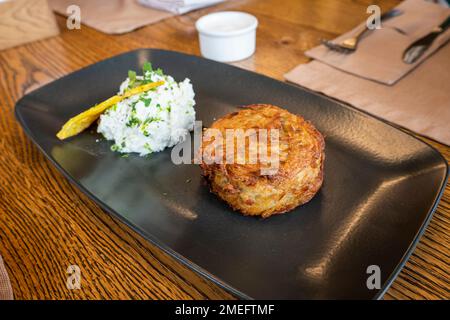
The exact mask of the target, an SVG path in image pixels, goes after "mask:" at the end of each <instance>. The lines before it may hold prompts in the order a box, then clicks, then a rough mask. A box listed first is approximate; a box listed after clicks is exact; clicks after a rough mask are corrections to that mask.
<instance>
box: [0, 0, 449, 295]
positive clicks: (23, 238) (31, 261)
mask: <svg viewBox="0 0 450 320" xmlns="http://www.w3.org/2000/svg"><path fill="white" fill-rule="evenodd" d="M372 3H376V4H379V5H380V6H381V7H382V9H389V8H391V7H393V6H395V5H396V4H397V3H398V1H395V0H385V1H371V0H335V1H332V0H327V1H316V0H284V1H280V0H247V1H244V0H242V1H239V0H237V1H232V2H229V3H224V4H221V5H219V6H216V7H213V8H208V9H204V10H200V11H196V12H193V13H190V14H187V15H184V16H179V17H173V18H170V19H167V20H164V21H162V22H160V23H157V24H154V25H151V26H148V27H145V28H142V29H139V30H137V31H135V32H132V33H129V34H126V35H121V36H109V35H105V34H101V33H99V32H97V31H94V30H93V29H90V28H88V27H85V26H82V29H81V30H71V31H69V30H67V29H65V20H64V19H63V18H62V17H59V18H58V24H59V26H60V29H61V31H62V32H61V34H60V35H59V36H57V37H54V38H50V39H47V40H43V41H39V42H33V43H30V44H27V45H24V46H20V47H16V48H13V49H8V50H5V51H1V52H0V107H1V114H0V129H1V134H0V183H1V188H0V243H1V245H0V254H1V255H2V256H3V258H4V261H5V263H6V267H7V270H8V272H9V275H10V278H11V282H12V287H13V290H14V293H15V297H16V299H81V298H83V299H86V298H89V299H102V298H107V299H130V298H133V299H205V298H209V299H218V298H225V299H229V298H233V297H232V296H231V295H229V294H228V293H226V292H224V291H223V290H222V289H220V288H218V287H217V286H215V285H214V284H212V283H211V282H210V281H207V280H204V279H203V278H201V277H200V276H198V275H197V274H195V273H194V272H192V271H190V270H188V269H186V268H185V267H184V266H182V265H181V264H180V263H178V262H176V261H174V259H172V258H171V257H168V256H167V255H165V254H164V253H162V252H161V251H160V250H159V249H157V248H156V247H154V246H153V245H150V244H149V243H147V242H146V241H145V240H144V239H143V238H142V237H140V236H139V235H137V234H136V233H134V232H133V231H131V230H130V229H129V228H128V227H126V226H125V225H124V224H122V223H121V222H119V221H118V220H117V219H115V218H112V217H110V216H109V215H108V214H106V213H105V212H104V211H102V210H101V209H100V208H99V207H98V206H97V205H96V204H95V203H94V202H93V201H91V200H89V199H88V198H87V197H86V196H84V195H83V194H82V193H81V192H80V191H78V190H77V189H76V188H75V187H73V186H72V185H71V184H70V183H69V182H68V181H67V180H66V179H64V178H63V176H62V175H61V174H60V173H59V172H57V170H56V169H55V168H53V166H52V165H51V164H50V163H49V162H48V161H47V160H46V159H44V156H43V155H42V154H41V153H40V152H39V151H38V149H37V148H36V147H35V146H34V145H33V144H32V142H31V141H30V140H29V139H27V137H26V136H25V134H24V132H23V131H22V129H21V128H20V127H19V125H18V123H17V122H16V120H15V118H14V114H13V108H14V104H15V102H16V101H17V100H18V99H19V98H20V97H22V96H23V95H24V94H25V93H26V92H28V91H30V90H33V89H35V88H37V87H39V86H41V85H43V84H45V83H47V82H49V81H52V80H55V79H57V78H59V77H61V76H63V75H65V74H67V73H69V72H72V71H74V70H77V69H80V68H81V67H84V66H87V65H89V64H92V63H95V62H97V61H100V60H103V59H105V58H108V57H112V56H114V55H117V54H119V53H123V52H126V51H129V50H133V49H136V48H142V47H151V48H163V49H171V50H178V51H181V52H186V53H191V54H199V48H198V40H197V34H196V32H195V29H194V22H195V20H196V19H197V18H198V17H200V16H201V15H203V14H205V13H207V12H211V11H217V10H224V9H233V10H243V11H248V12H251V13H252V14H254V15H256V16H257V18H258V19H259V21H260V27H259V29H258V35H257V52H256V54H255V55H254V56H253V57H251V58H249V59H247V60H245V61H242V62H239V63H236V65H238V66H240V67H242V68H245V69H249V70H254V71H256V72H259V73H262V74H265V75H268V76H270V77H274V78H277V79H282V75H283V74H284V73H285V72H287V71H288V70H290V69H291V68H293V67H295V66H296V65H297V64H299V63H304V62H307V58H306V57H305V56H304V55H303V52H304V51H305V50H307V49H309V48H311V47H313V46H315V45H317V44H318V43H319V41H320V39H321V38H332V37H335V36H337V35H338V34H340V33H342V32H345V31H347V30H349V29H351V28H352V27H354V26H355V25H357V24H358V23H359V22H360V21H361V20H363V19H365V17H366V8H367V6H368V5H369V4H372ZM423 140H425V141H427V142H428V143H430V144H432V145H433V146H435V147H436V148H437V149H438V150H439V151H440V152H442V154H444V156H445V157H446V159H447V161H448V160H449V159H450V148H449V147H446V146H443V145H441V144H439V143H436V142H433V141H430V140H428V139H425V138H423ZM449 245H450V188H449V186H447V188H446V190H445V194H444V196H443V197H442V200H441V202H440V204H439V206H438V208H437V210H436V213H435V214H434V217H433V219H432V221H431V223H430V224H429V226H428V228H427V230H426V232H425V234H424V236H423V237H422V239H421V241H420V243H419V244H418V246H417V248H416V249H415V251H414V254H413V255H412V257H411V258H410V259H409V261H408V263H407V264H406V266H405V267H404V268H403V270H402V271H401V273H400V275H399V276H398V277H397V279H396V280H395V282H394V284H393V285H392V287H391V288H390V289H389V291H388V292H387V294H386V295H385V297H384V298H386V299H442V298H447V299H448V298H450V292H449V288H450V276H449V270H450V248H449V247H450V246H449ZM70 264H77V265H78V266H80V268H81V272H82V282H81V289H80V290H68V289H67V288H66V279H67V274H66V269H67V267H68V266H69V265H70Z"/></svg>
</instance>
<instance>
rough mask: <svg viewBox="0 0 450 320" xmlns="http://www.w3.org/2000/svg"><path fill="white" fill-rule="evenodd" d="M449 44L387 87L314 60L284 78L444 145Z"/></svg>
mask: <svg viewBox="0 0 450 320" xmlns="http://www.w3.org/2000/svg"><path fill="white" fill-rule="evenodd" d="M449 57H450V43H449V44H447V45H445V46H444V47H442V48H441V49H440V50H438V51H437V52H435V53H434V54H433V55H432V56H431V57H429V58H428V59H427V60H425V61H424V62H423V63H422V64H421V65H420V66H419V67H417V68H416V69H414V70H413V71H411V73H409V74H408V75H407V76H406V77H404V78H402V79H401V80H400V81H398V82H397V83H396V84H395V85H393V86H387V85H384V84H380V83H377V82H374V81H371V80H367V79H364V78H360V77H357V76H354V75H352V74H349V73H346V72H344V71H341V70H339V69H336V68H333V67H331V66H329V65H327V64H324V63H322V62H319V61H312V62H310V63H308V64H303V65H299V66H297V67H296V68H295V69H293V70H292V71H290V72H288V73H287V74H285V78H286V79H287V80H288V81H290V82H293V83H296V84H299V85H301V86H304V87H306V88H309V89H311V90H314V91H317V92H321V93H323V94H325V95H327V96H330V97H333V98H336V99H338V100H341V101H344V102H347V103H349V104H351V105H353V106H355V107H356V108H359V109H361V110H364V111H367V112H369V113H371V114H373V115H375V116H378V117H380V118H383V119H386V120H388V121H390V122H392V123H395V124H398V125H400V126H402V127H404V128H407V129H409V130H411V131H414V132H417V133H419V134H421V135H424V136H426V137H429V138H432V139H434V140H436V141H439V142H441V143H444V144H446V145H450V72H449V70H450V59H449Z"/></svg>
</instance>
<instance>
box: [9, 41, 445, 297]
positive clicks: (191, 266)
mask: <svg viewBox="0 0 450 320" xmlns="http://www.w3.org/2000/svg"><path fill="white" fill-rule="evenodd" d="M140 51H145V52H148V51H153V52H161V53H170V54H174V53H175V54H180V55H184V56H188V57H193V58H196V59H203V60H207V61H210V62H213V63H218V64H223V65H226V66H227V67H231V68H234V69H237V70H239V71H240V72H248V73H252V74H255V75H257V76H259V77H263V78H266V79H270V80H271V81H275V82H278V83H279V84H281V85H285V86H286V85H287V86H289V87H292V88H295V89H296V90H303V91H306V92H308V93H310V94H313V95H315V96H318V97H320V98H325V99H326V100H328V101H330V102H333V103H337V104H338V105H339V106H340V107H343V108H345V109H349V110H351V111H352V112H357V113H359V114H361V115H362V116H364V117H368V118H373V119H374V120H376V121H379V122H382V123H383V124H385V125H387V126H389V127H392V128H393V129H394V130H396V131H399V132H400V133H401V134H405V135H407V136H409V137H411V138H413V139H415V140H416V141H418V142H419V143H421V144H423V145H425V146H426V147H428V148H430V149H431V150H432V151H433V152H434V153H435V154H436V155H437V156H438V157H439V158H440V160H441V161H442V162H443V163H444V165H445V175H444V177H443V179H442V181H441V185H440V187H439V191H438V194H437V195H436V197H435V200H434V202H433V205H432V206H431V208H430V210H429V211H428V212H427V214H426V217H425V219H424V220H423V222H422V225H421V226H420V228H419V229H418V230H417V232H416V235H415V236H414V238H413V239H412V240H411V243H410V245H409V246H408V248H407V249H406V251H405V252H404V255H403V256H402V258H401V259H400V260H399V262H398V264H397V265H396V266H395V267H394V269H393V271H392V272H391V274H390V275H389V276H388V277H387V278H386V280H385V281H384V283H383V284H382V286H381V288H380V289H378V290H377V292H376V293H375V294H374V295H373V297H372V300H380V299H382V298H383V296H384V294H385V293H386V292H387V290H388V289H389V288H390V287H391V285H392V283H393V282H394V280H395V279H396V278H397V276H398V274H399V273H400V271H401V270H402V269H403V267H404V266H405V264H406V262H407V261H408V260H409V258H410V257H411V255H412V254H413V252H414V250H415V248H416V247H417V244H418V243H419V241H420V239H421V237H422V235H423V234H424V233H425V231H426V229H427V227H428V225H429V223H430V221H431V219H432V218H433V216H434V213H435V211H436V208H437V206H438V205H439V202H440V200H441V198H442V195H443V194H444V192H445V187H446V184H447V182H448V179H449V164H448V162H447V160H446V159H445V157H444V156H443V155H442V154H441V153H440V152H439V150H437V149H436V148H435V147H434V146H432V145H430V144H429V143H428V142H426V141H423V140H421V139H419V138H418V137H416V136H415V135H413V133H412V132H410V131H405V130H403V128H402V127H401V126H399V125H396V124H395V123H392V122H390V121H387V120H385V119H382V118H380V117H378V116H375V115H372V114H370V113H368V112H367V111H364V110H360V109H358V108H356V107H354V106H352V105H350V104H348V103H346V102H344V101H340V100H338V99H334V98H332V97H330V96H327V95H325V94H323V93H321V92H315V91H313V90H310V89H308V88H306V87H303V86H300V85H297V84H293V83H291V82H289V81H281V80H278V79H275V78H271V77H269V76H266V75H264V74H261V73H258V72H255V71H251V70H247V69H243V68H239V67H237V66H234V65H231V64H227V63H221V62H217V61H214V60H210V59H207V58H204V57H200V56H197V55H193V54H189V53H184V52H179V51H174V50H166V49H158V48H137V49H133V50H130V51H126V52H122V53H119V54H117V55H114V56H111V57H108V58H106V59H102V60H99V61H97V62H94V63H91V64H89V65H87V66H84V67H82V68H80V69H77V70H74V71H72V72H70V73H68V74H66V75H63V76H61V77H59V78H56V79H53V80H52V81H50V82H49V83H46V84H44V85H43V86H41V87H38V88H36V89H34V90H32V91H30V92H27V93H25V94H24V95H23V96H22V97H21V98H19V99H18V100H17V101H16V103H15V106H14V114H15V117H16V119H17V121H18V122H19V124H20V125H21V127H22V129H23V130H24V132H25V134H26V135H27V136H28V138H29V139H30V140H31V141H32V142H33V144H34V145H36V146H37V148H38V149H39V151H40V152H41V153H42V154H43V155H44V156H45V158H47V159H48V160H49V161H50V162H51V163H52V164H53V165H54V166H55V167H56V168H57V169H58V171H59V172H61V173H62V175H63V176H64V177H65V178H66V179H68V180H69V182H70V183H71V184H73V185H75V186H76V187H77V188H78V189H79V190H80V191H81V192H82V193H84V194H85V195H86V196H87V197H88V198H90V199H91V200H92V201H94V202H95V203H96V204H97V205H98V206H100V208H102V210H104V211H106V212H107V213H108V214H110V215H112V216H114V217H115V218H117V219H119V220H120V221H121V222H122V223H124V224H125V225H126V226H127V227H129V228H131V229H132V230H133V231H134V232H136V233H137V234H139V235H140V236H142V237H143V238H144V239H145V240H147V241H149V242H150V243H151V244H153V245H155V246H156V247H157V248H159V249H160V250H162V251H163V252H164V253H166V254H168V255H169V256H170V257H172V258H174V259H175V260H176V261H177V262H179V263H181V264H182V265H184V266H186V267H187V268H189V269H190V270H192V271H194V272H195V273H197V274H198V275H200V276H201V277H203V278H205V279H207V280H209V281H212V282H213V283H214V284H215V285H218V286H219V287H221V288H222V289H224V290H225V291H227V292H229V293H231V294H232V295H234V296H235V297H237V298H240V299H245V300H253V299H254V298H252V297H250V296H249V295H247V294H245V293H243V292H242V291H240V290H238V289H236V288H235V287H233V286H232V285H229V284H227V283H226V281H223V280H222V279H220V277H218V276H216V275H213V274H212V273H210V272H209V271H207V270H205V269H203V268H202V267H200V266H198V265H197V264H196V263H194V262H193V261H191V260H189V259H188V258H186V257H184V256H183V255H181V254H179V253H178V252H176V251H175V250H174V249H172V248H170V246H168V245H166V244H165V243H163V241H161V240H158V239H157V238H156V237H154V236H153V235H151V234H149V233H148V232H146V231H144V230H142V229H141V228H139V227H137V226H135V225H134V224H133V223H131V222H130V221H128V220H127V219H125V218H124V217H123V216H121V215H120V214H119V213H118V212H116V211H115V210H113V209H112V208H110V207H109V206H108V205H107V204H106V203H104V202H103V201H101V200H99V199H98V198H97V197H96V196H95V195H94V194H92V193H91V192H90V191H89V190H87V189H86V188H85V187H84V186H83V185H82V184H80V183H79V182H78V181H77V180H76V179H75V178H73V177H72V176H71V175H70V174H69V173H68V172H66V170H65V169H64V168H62V166H61V165H59V163H58V162H57V161H56V160H55V159H53V157H52V156H51V155H50V154H48V153H47V152H46V151H45V150H44V149H43V148H42V147H41V145H40V144H39V143H38V142H37V140H36V138H35V136H34V134H33V133H32V131H31V130H30V129H29V127H28V126H27V124H26V123H25V120H24V119H23V118H22V115H21V113H20V109H22V108H24V107H23V103H22V102H23V100H25V99H26V98H27V97H28V96H30V95H31V94H33V93H36V92H37V91H40V90H44V89H45V88H46V87H48V86H49V85H50V84H52V83H53V82H56V81H60V80H63V79H65V78H68V77H70V76H72V75H73V74H75V73H78V72H82V71H84V70H87V69H89V68H91V67H92V66H94V65H97V64H99V63H102V62H105V61H108V60H112V59H115V58H118V57H121V56H124V55H129V54H136V53H138V52H140ZM430 139H431V138H430ZM438 143H440V142H438ZM275 299H276V298H275Z"/></svg>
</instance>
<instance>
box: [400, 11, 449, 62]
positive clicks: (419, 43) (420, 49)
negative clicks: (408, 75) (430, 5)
mask: <svg viewBox="0 0 450 320" xmlns="http://www.w3.org/2000/svg"><path fill="white" fill-rule="evenodd" d="M449 27H450V16H449V17H448V18H447V19H445V21H444V22H442V23H441V24H440V25H439V26H437V27H436V28H433V30H431V32H430V33H429V34H427V35H426V36H424V37H422V38H420V39H419V40H416V41H415V42H414V43H413V44H412V45H410V46H409V47H408V48H407V49H406V50H405V53H404V54H403V61H404V62H405V63H414V62H416V61H417V60H418V59H419V58H420V57H421V56H422V55H423V54H424V53H425V52H426V51H427V50H428V48H429V47H430V46H431V45H432V44H433V42H434V40H436V38H437V37H439V35H440V34H442V33H444V32H445V31H446V30H447V29H448V28H449Z"/></svg>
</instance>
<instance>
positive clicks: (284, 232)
mask: <svg viewBox="0 0 450 320" xmlns="http://www.w3.org/2000/svg"><path fill="white" fill-rule="evenodd" d="M147 60H148V61H151V62H152V63H153V65H154V66H156V67H161V68H162V69H163V70H164V71H165V72H166V73H167V74H170V75H172V76H174V78H175V79H177V80H178V81H180V80H183V79H184V78H185V77H188V78H190V79H191V81H192V83H193V85H194V90H195V92H196V101H197V105H196V111H197V119H200V120H202V121H203V124H204V125H206V126H208V125H209V124H211V122H212V121H213V119H214V118H219V117H221V116H223V115H225V114H227V113H229V112H232V111H235V110H236V109H237V108H236V107H237V106H239V105H245V104H253V103H270V104H274V105H278V106H281V107H283V108H286V109H287V110H289V111H291V112H293V113H298V114H300V115H302V116H304V117H305V118H306V119H308V120H310V121H312V123H313V124H314V125H315V126H316V127H317V128H318V129H319V130H320V131H321V132H322V133H323V134H324V135H325V137H326V162H325V181H324V185H323V187H322V189H321V191H320V192H319V193H318V194H317V195H316V196H315V197H314V199H313V200H312V201H311V202H309V203H308V204H306V205H304V206H302V207H299V208H297V209H295V210H293V211H292V212H290V213H288V214H284V215H280V216H274V217H271V218H269V219H265V220H262V219H258V218H252V217H244V216H241V215H240V214H237V213H235V212H233V211H232V210H231V209H230V208H229V207H228V206H227V205H226V204H225V203H223V202H221V201H219V200H218V198H216V196H215V195H213V194H211V193H210V192H209V190H208V188H207V187H206V186H205V185H204V184H203V182H202V179H201V177H200V169H199V168H198V166H196V165H178V166H177V165H174V164H173V163H172V162H171V160H170V152H171V150H166V151H163V152H160V153H156V154H153V155H152V156H151V157H149V158H140V157H138V156H136V155H131V156H129V157H128V158H123V157H121V156H120V155H119V154H117V153H114V152H111V151H110V146H111V143H110V142H108V141H104V140H102V141H99V142H96V139H99V138H100V136H99V135H98V134H96V133H94V132H93V130H88V131H86V132H84V133H82V134H80V135H79V136H77V137H75V138H72V139H68V140H67V141H59V140H58V139H57V138H56V136H55V134H56V132H57V131H58V130H59V129H60V127H61V125H62V124H63V123H64V122H65V121H66V120H67V119H69V118H70V117H72V116H74V115H75V114H78V113H79V112H81V111H82V110H85V109H86V108H87V107H89V106H92V105H94V104H95V103H98V102H99V101H102V100H104V99H105V98H107V97H110V96H111V95H113V94H115V93H116V92H117V90H118V86H119V84H120V83H121V82H122V81H123V79H124V78H125V77H126V75H127V71H128V70H129V69H132V70H140V68H141V66H142V64H143V62H144V61H147ZM393 108H395V106H393ZM16 116H17V119H18V120H19V122H20V123H21V125H22V126H23V128H24V130H25V132H26V133H27V134H28V136H29V137H30V138H31V139H32V140H33V141H34V142H35V143H36V145H37V146H38V147H39V149H40V150H41V151H42V152H43V153H44V154H45V155H46V156H47V157H48V158H49V159H50V160H51V161H52V162H53V163H54V164H55V165H56V167H57V168H58V169H59V170H61V172H62V173H63V174H64V175H65V176H66V177H67V178H68V179H69V180H70V181H72V182H73V183H74V184H75V185H77V186H78V187H79V188H80V189H81V190H82V191H84V192H85V193H86V194H87V195H88V196H89V197H90V198H92V199H93V200H94V201H95V202H97V203H98V204H99V205H101V206H102V207H103V208H104V209H105V210H106V211H108V212H109V213H111V214H113V215H114V216H116V217H118V218H120V219H121V220H122V221H124V222H125V223H126V224H127V225H129V226H130V227H131V228H133V229H134V230H136V231H137V232H138V233H140V234H142V235H143V236H144V237H145V238H146V239H148V240H149V241H150V242H152V243H153V244H155V245H156V246H158V247H160V248H161V249H163V250H164V251H166V252H167V253H169V254H171V255H172V256H173V257H175V258H176V259H178V260H179V261H181V262H182V263H184V264H185V265H186V266H188V267H190V268H192V269H193V270H195V271H197V272H199V273H200V274H202V275H203V276H205V277H207V278H209V279H210V280H212V281H214V282H216V283H217V284H219V285H220V286H222V287H224V288H226V289H227V290H229V291H231V292H232V293H234V294H235V295H237V296H238V297H241V298H257V299H271V298H274V299H304V298H306V299H340V298H352V299H371V298H379V297H380V296H381V295H382V294H383V293H384V292H385V290H386V289H387V288H388V286H389V285H390V283H391V282H392V281H393V279H394V278H395V276H396V275H397V274H398V272H399V271H400V269H401V267H402V266H403V265H404V263H405V262H406V260H407V259H408V257H409V255H410V254H411V252H412V250H413V248H414V246H415V244H416V243H417V241H418V239H419V238H420V236H421V234H422V233H423V231H424V229H425V227H426V225H427V223H428V222H429V220H430V218H431V216H432V213H433V211H434V209H435V208H436V205H437V202H438V201H439V198H440V195H441V194H442V192H443V189H444V186H445V182H446V179H447V171H448V169H447V162H446V161H445V159H444V158H443V157H442V156H441V155H440V154H439V153H438V152H437V151H436V150H435V149H433V148H432V147H430V146H428V145H427V144H425V143H423V142H421V141H420V140H418V139H416V138H414V137H413V136H411V135H409V134H406V133H404V132H402V131H400V130H398V129H396V128H394V127H392V126H390V125H389V124H387V123H385V122H382V121H380V120H377V119H375V118H373V117H371V116H368V115H367V114H365V113H362V112H360V111H357V110H355V109H353V108H351V107H348V106H345V105H343V104H340V103H338V102H336V101H333V100H331V99H328V98H326V97H324V96H320V95H316V94H313V93H311V92H308V91H305V90H303V89H301V88H298V87H295V86H292V85H289V84H286V83H283V82H280V81H276V80H274V79H270V78H268V77H265V76H262V75H259V74H256V73H252V72H248V71H245V70H241V69H239V68H235V67H232V66H229V65H226V64H222V63H217V62H213V61H210V60H206V59H203V58H199V57H195V56H190V55H185V54H181V53H177V52H171V51H164V50H155V49H141V50H137V51H132V52H128V53H125V54H122V55H119V56H116V57H113V58H111V59H108V60H105V61H102V62H99V63H96V64H94V65H91V66H89V67H87V68H84V69H82V70H80V71H77V72H75V73H72V74H70V75H68V76H65V77H63V78H61V79H59V80H57V81H54V82H53V83H50V84H48V85H46V86H44V87H42V88H40V89H38V90H36V91H34V92H32V93H30V94H28V95H26V96H24V97H23V98H22V99H21V100H20V101H19V102H17V105H16ZM188 179H190V183H188V182H186V181H187V180H188ZM370 265H376V266H378V267H379V268H380V271H381V284H382V285H381V288H380V289H372V290H370V289H368V287H367V284H366V281H367V278H368V277H369V275H370V274H368V273H367V268H368V267H369V266H370Z"/></svg>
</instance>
